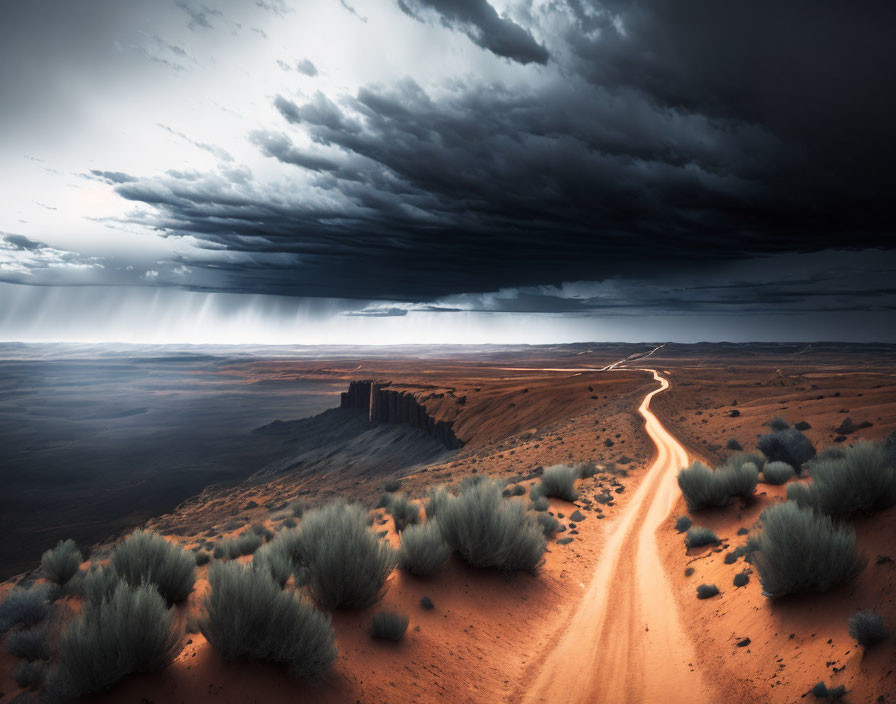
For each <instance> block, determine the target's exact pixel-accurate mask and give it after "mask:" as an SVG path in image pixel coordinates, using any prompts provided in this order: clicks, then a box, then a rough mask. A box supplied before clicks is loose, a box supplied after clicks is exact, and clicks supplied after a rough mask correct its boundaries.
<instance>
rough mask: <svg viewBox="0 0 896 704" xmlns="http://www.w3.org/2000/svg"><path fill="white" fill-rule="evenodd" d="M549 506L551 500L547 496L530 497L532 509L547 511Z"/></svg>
mask: <svg viewBox="0 0 896 704" xmlns="http://www.w3.org/2000/svg"><path fill="white" fill-rule="evenodd" d="M550 507H551V502H550V501H548V497H547V496H536V497H535V498H534V499H532V509H533V510H535V511H547V510H548V509H549V508H550Z"/></svg>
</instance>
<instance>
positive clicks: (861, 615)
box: [849, 611, 889, 646]
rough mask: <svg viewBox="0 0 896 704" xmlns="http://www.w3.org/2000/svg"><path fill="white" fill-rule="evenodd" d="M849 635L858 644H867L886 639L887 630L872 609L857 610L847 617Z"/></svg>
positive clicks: (878, 615) (881, 619)
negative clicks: (853, 614)
mask: <svg viewBox="0 0 896 704" xmlns="http://www.w3.org/2000/svg"><path fill="white" fill-rule="evenodd" d="M849 635H850V636H852V637H853V638H855V640H856V641H857V642H858V643H859V645H864V646H869V645H874V644H875V643H880V642H881V641H883V640H886V638H887V636H888V635H889V632H888V631H887V627H886V625H885V624H884V620H883V618H881V616H880V614H878V613H875V612H874V611H857V612H856V614H855V616H853V617H852V618H851V619H849Z"/></svg>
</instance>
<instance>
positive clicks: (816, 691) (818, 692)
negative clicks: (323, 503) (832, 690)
mask: <svg viewBox="0 0 896 704" xmlns="http://www.w3.org/2000/svg"><path fill="white" fill-rule="evenodd" d="M809 692H810V693H811V694H812V696H813V697H815V698H816V699H827V698H828V686H827V685H826V684H825V683H824V682H818V683H817V684H815V685H814V686H813V687H812V689H810V690H809Z"/></svg>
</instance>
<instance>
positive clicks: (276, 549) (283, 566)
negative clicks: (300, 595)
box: [251, 537, 296, 589]
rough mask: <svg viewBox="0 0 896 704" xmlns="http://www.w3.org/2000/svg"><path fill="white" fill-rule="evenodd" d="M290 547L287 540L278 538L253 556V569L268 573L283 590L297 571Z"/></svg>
mask: <svg viewBox="0 0 896 704" xmlns="http://www.w3.org/2000/svg"><path fill="white" fill-rule="evenodd" d="M288 545H289V543H288V541H287V540H280V539H279V537H278V538H275V539H274V540H272V541H271V542H270V543H268V544H267V545H262V546H261V547H260V548H259V549H258V550H256V551H255V554H254V555H253V556H252V563H251V564H252V568H253V569H256V570H262V571H264V572H266V573H267V574H268V575H270V577H271V579H273V580H274V582H276V583H277V584H278V585H279V586H280V588H281V589H282V588H283V587H284V586H285V585H286V583H287V582H288V581H289V578H290V576H292V573H293V571H294V570H295V569H296V565H295V563H294V562H293V558H292V555H291V553H290V550H289V548H288Z"/></svg>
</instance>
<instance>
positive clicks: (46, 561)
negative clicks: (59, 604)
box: [40, 540, 84, 587]
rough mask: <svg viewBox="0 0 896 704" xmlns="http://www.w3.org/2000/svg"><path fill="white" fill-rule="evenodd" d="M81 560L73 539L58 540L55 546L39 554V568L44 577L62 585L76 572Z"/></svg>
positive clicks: (82, 559)
mask: <svg viewBox="0 0 896 704" xmlns="http://www.w3.org/2000/svg"><path fill="white" fill-rule="evenodd" d="M83 561H84V558H83V557H82V556H81V551H80V550H78V546H77V545H76V544H75V541H74V540H60V541H59V542H58V543H57V544H56V547H55V548H53V549H52V550H47V551H46V552H45V553H44V554H43V555H41V558H40V569H41V572H43V575H44V577H46V578H47V579H48V580H49V581H51V582H53V583H54V584H58V585H59V586H60V587H62V586H65V584H66V583H67V582H68V581H69V580H70V579H71V578H72V577H74V576H75V575H76V574H77V573H78V570H79V569H81V563H82V562H83Z"/></svg>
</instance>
